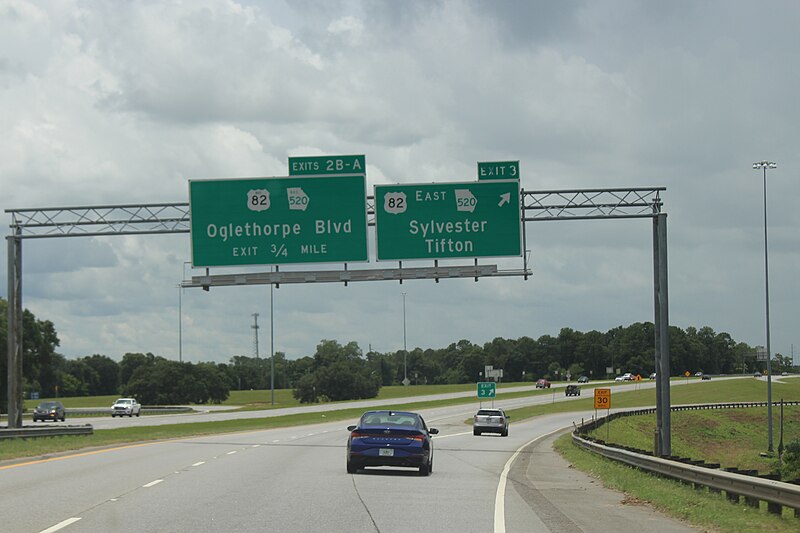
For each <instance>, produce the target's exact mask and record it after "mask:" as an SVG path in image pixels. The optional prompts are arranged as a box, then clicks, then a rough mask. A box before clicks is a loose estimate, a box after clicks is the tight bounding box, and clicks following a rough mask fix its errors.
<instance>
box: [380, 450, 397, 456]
mask: <svg viewBox="0 0 800 533" xmlns="http://www.w3.org/2000/svg"><path fill="white" fill-rule="evenodd" d="M378 455H380V456H381V457H394V450H393V449H392V448H380V449H379V450H378Z"/></svg>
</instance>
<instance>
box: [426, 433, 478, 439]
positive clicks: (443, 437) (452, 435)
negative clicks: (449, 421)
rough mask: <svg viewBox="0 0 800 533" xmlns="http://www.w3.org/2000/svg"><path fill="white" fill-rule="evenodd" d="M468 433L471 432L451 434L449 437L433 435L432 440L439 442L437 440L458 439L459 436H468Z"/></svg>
mask: <svg viewBox="0 0 800 533" xmlns="http://www.w3.org/2000/svg"><path fill="white" fill-rule="evenodd" d="M470 433H472V432H471V431H465V432H464V433H451V434H450V435H433V438H434V439H436V440H439V439H446V438H447V437H460V436H461V435H469V434H470Z"/></svg>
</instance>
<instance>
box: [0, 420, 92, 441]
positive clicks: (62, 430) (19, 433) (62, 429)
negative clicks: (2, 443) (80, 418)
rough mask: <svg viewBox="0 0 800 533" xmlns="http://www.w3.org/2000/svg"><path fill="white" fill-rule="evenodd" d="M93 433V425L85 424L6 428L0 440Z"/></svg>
mask: <svg viewBox="0 0 800 533" xmlns="http://www.w3.org/2000/svg"><path fill="white" fill-rule="evenodd" d="M93 433H94V428H93V427H92V425H91V424H83V425H81V426H23V427H21V428H5V429H2V430H0V440H2V439H30V438H37V437H58V436H63V435H91V434H93Z"/></svg>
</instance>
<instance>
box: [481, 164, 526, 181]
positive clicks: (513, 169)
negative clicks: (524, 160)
mask: <svg viewBox="0 0 800 533" xmlns="http://www.w3.org/2000/svg"><path fill="white" fill-rule="evenodd" d="M478 179H479V180H518V179H519V161H486V162H481V161H478Z"/></svg>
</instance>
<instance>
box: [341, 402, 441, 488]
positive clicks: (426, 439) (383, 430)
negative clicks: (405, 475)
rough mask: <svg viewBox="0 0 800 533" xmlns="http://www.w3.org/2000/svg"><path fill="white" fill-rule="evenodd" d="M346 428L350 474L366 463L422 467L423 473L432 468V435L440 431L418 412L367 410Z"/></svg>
mask: <svg viewBox="0 0 800 533" xmlns="http://www.w3.org/2000/svg"><path fill="white" fill-rule="evenodd" d="M347 429H348V431H350V437H349V438H348V439H347V473H348V474H355V473H356V472H357V471H358V470H359V469H361V468H364V467H367V466H407V467H412V468H419V473H420V475H423V476H427V475H430V473H431V472H432V471H433V444H432V442H431V435H436V434H437V433H439V430H438V429H436V428H428V426H426V425H425V421H424V420H423V419H422V417H421V416H420V415H418V414H417V413H409V412H405V411H367V412H366V413H364V414H363V415H362V416H361V419H360V420H359V421H358V424H357V425H355V426H348V427H347Z"/></svg>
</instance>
